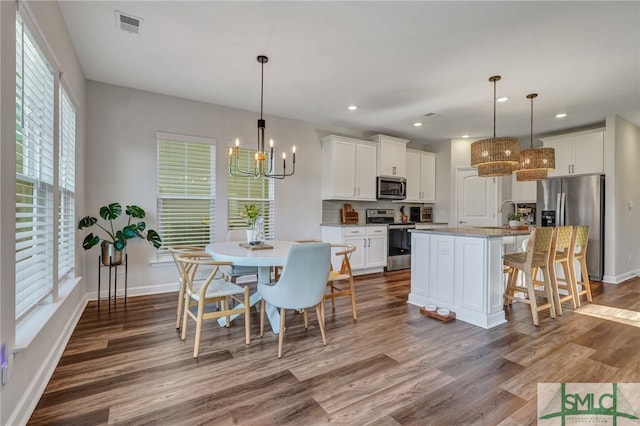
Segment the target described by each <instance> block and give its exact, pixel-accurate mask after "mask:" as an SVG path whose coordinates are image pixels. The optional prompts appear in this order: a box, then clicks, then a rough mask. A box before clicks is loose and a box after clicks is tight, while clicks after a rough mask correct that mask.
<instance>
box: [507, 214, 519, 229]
mask: <svg viewBox="0 0 640 426" xmlns="http://www.w3.org/2000/svg"><path fill="white" fill-rule="evenodd" d="M507 219H509V226H510V227H511V228H517V227H519V226H520V225H522V222H521V221H520V220H521V219H522V215H521V214H518V213H511V214H510V215H508V216H507Z"/></svg>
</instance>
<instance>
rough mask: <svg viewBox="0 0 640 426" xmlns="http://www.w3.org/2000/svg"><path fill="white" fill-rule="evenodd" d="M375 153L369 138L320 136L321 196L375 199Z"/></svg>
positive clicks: (373, 144) (324, 197)
mask: <svg viewBox="0 0 640 426" xmlns="http://www.w3.org/2000/svg"><path fill="white" fill-rule="evenodd" d="M376 153H377V147H376V144H375V143H373V142H369V141H364V140H360V139H352V138H346V137H343V136H334V135H330V136H326V137H324V138H322V199H323V200H362V201H375V200H376Z"/></svg>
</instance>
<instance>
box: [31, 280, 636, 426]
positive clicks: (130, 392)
mask: <svg viewBox="0 0 640 426" xmlns="http://www.w3.org/2000/svg"><path fill="white" fill-rule="evenodd" d="M409 279H410V276H409V271H397V272H388V273H384V274H374V275H368V276H364V277H358V278H357V281H356V291H357V301H358V321H353V319H352V317H351V309H350V304H349V298H341V299H338V300H337V308H336V312H335V313H332V312H331V309H330V305H329V304H327V321H326V325H327V340H328V346H326V347H325V346H322V340H321V337H320V332H319V329H318V328H317V326H316V323H315V313H310V314H309V315H310V328H309V329H308V330H307V331H305V329H304V326H303V320H302V315H300V314H298V313H296V312H290V313H288V314H287V334H286V338H285V342H284V355H283V358H282V359H278V358H277V346H278V342H277V337H275V336H274V335H273V333H271V331H270V328H269V327H268V326H267V330H269V332H266V333H265V337H264V338H262V339H261V338H260V337H259V321H258V314H257V312H255V311H253V313H252V316H251V329H252V341H251V344H250V345H248V346H247V345H245V344H244V329H243V324H244V323H243V321H244V320H243V319H238V320H236V322H235V324H233V325H232V327H230V328H229V329H225V328H220V327H218V325H217V324H216V323H215V322H213V321H209V322H207V323H205V326H204V327H203V333H202V343H201V348H200V357H199V358H198V359H197V360H195V359H193V358H192V351H193V341H194V329H195V325H194V324H193V323H190V324H189V329H188V334H187V340H186V341H182V340H180V338H179V334H178V332H177V331H176V329H175V306H176V298H177V296H176V293H171V294H160V295H153V296H144V297H130V298H129V300H128V304H127V306H126V308H125V306H124V304H123V303H121V301H120V300H119V301H118V305H117V308H116V309H112V311H111V312H109V311H108V310H107V309H105V307H104V305H103V306H102V309H101V310H99V311H98V310H97V308H96V305H95V303H91V304H89V306H87V308H86V309H85V312H84V313H83V315H82V318H81V320H80V322H79V324H78V326H77V328H76V330H75V331H74V333H73V335H72V337H71V339H70V341H69V344H68V346H67V348H66V350H65V352H64V354H63V356H62V358H61V360H60V363H59V364H58V366H57V368H56V370H55V373H54V374H53V377H52V378H51V381H50V383H49V384H48V386H47V388H46V390H45V392H44V394H43V396H42V398H41V400H40V401H39V403H38V406H37V408H36V410H35V411H34V413H33V415H32V417H31V420H30V422H29V424H30V425H44V424H46V425H56V424H64V425H70V424H73V425H105V424H131V425H143V424H151V425H177V424H184V425H195V424H216V425H226V424H254V425H268V424H295V425H316V424H327V423H334V424H344V425H360V424H374V425H397V424H416V425H444V424H446V425H450V424H482V425H495V424H499V423H502V424H505V425H515V424H523V425H529V424H531V425H533V424H536V389H537V388H536V384H537V383H538V382H551V383H557V382H607V383H609V382H640V351H638V343H637V342H638V337H639V336H640V328H639V327H640V324H638V326H633V325H629V324H623V323H619V322H615V321H609V320H606V319H601V318H597V317H593V316H589V315H583V314H579V313H576V312H574V311H573V310H572V309H570V308H566V309H564V315H563V316H562V317H558V318H557V319H555V320H554V319H551V318H549V314H548V312H547V313H542V314H541V318H540V327H535V326H533V324H532V322H531V314H530V311H529V306H528V305H524V304H517V303H515V304H514V305H513V307H511V308H508V309H507V317H508V320H509V321H508V323H507V324H504V325H501V326H499V327H495V328H493V329H491V330H484V329H482V328H479V327H475V326H472V325H469V324H466V323H464V322H462V321H453V322H451V323H441V322H439V321H437V320H435V319H431V318H426V317H424V316H422V315H421V314H420V312H419V309H418V307H415V306H412V305H407V303H406V300H407V296H408V293H409ZM594 304H598V305H606V306H612V307H617V308H624V309H629V310H632V311H636V312H640V278H637V277H636V278H634V279H632V280H629V281H627V282H625V283H623V284H620V285H617V286H616V285H608V284H599V283H596V285H594ZM565 306H568V305H566V304H565Z"/></svg>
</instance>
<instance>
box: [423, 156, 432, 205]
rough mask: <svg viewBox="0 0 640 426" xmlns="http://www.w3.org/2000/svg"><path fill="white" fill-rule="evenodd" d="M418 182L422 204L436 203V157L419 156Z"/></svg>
mask: <svg viewBox="0 0 640 426" xmlns="http://www.w3.org/2000/svg"><path fill="white" fill-rule="evenodd" d="M420 182H421V194H420V195H421V197H420V201H422V202H423V203H435V202H436V156H435V155H432V154H422V155H421V156H420Z"/></svg>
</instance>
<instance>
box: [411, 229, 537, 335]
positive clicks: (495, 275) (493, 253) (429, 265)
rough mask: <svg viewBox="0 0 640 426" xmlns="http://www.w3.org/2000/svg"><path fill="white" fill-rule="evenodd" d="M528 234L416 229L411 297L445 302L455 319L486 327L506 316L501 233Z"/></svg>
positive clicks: (424, 302)
mask: <svg viewBox="0 0 640 426" xmlns="http://www.w3.org/2000/svg"><path fill="white" fill-rule="evenodd" d="M527 234H528V232H527V231H512V230H507V229H491V228H442V229H430V230H412V231H411V292H410V293H409V300H408V302H409V303H411V304H413V305H417V306H421V307H422V306H425V305H428V304H431V305H436V306H437V307H439V308H447V309H449V310H451V311H453V312H455V313H456V319H457V320H460V321H465V322H468V323H470V324H473V325H477V326H479V327H483V328H491V327H495V326H497V325H500V324H502V323H504V322H506V320H505V316H504V311H503V309H502V293H503V288H504V287H503V273H502V255H503V253H504V248H503V238H504V237H506V236H517V235H527Z"/></svg>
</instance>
